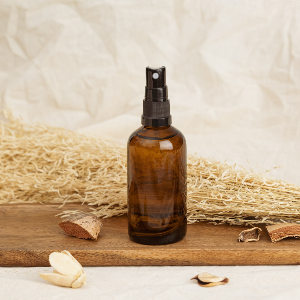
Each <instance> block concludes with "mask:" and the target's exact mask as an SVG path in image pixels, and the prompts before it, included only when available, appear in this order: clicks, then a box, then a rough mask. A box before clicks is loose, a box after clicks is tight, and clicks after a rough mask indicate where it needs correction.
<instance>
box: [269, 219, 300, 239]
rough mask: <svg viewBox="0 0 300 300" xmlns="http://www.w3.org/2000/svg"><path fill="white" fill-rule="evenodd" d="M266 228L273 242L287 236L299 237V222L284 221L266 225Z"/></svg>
mask: <svg viewBox="0 0 300 300" xmlns="http://www.w3.org/2000/svg"><path fill="white" fill-rule="evenodd" d="M266 228H267V231H268V233H269V236H270V238H271V241H272V242H273V243H274V242H278V241H280V240H282V239H284V238H287V237H295V238H300V224H295V223H284V224H276V225H271V226H266Z"/></svg>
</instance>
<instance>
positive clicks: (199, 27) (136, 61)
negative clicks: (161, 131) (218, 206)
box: [0, 0, 300, 300]
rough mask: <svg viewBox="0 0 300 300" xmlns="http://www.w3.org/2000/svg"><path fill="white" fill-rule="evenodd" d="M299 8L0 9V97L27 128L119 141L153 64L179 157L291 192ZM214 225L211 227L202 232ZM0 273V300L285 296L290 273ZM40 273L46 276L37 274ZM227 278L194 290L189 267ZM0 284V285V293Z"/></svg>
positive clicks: (296, 149) (9, 0)
mask: <svg viewBox="0 0 300 300" xmlns="http://www.w3.org/2000/svg"><path fill="white" fill-rule="evenodd" d="M299 16H300V1H298V0H276V1H272V0H226V1H224V0H201V1H200V0H199V1H195V0H176V1H168V0H166V1H160V0H127V1H113V0H111V1H109V0H103V1H100V0H89V1H83V0H74V1H69V0H3V1H1V3H0V93H1V107H4V106H7V107H9V108H10V109H12V110H13V111H14V112H15V114H17V115H21V116H22V117H23V118H24V119H25V120H28V121H39V122H44V123H47V124H50V125H55V126H62V127H66V128H69V129H72V130H77V129H80V130H81V131H83V132H87V133H92V134H97V135H99V136H101V137H105V138H111V139H114V140H116V141H119V142H121V143H125V142H126V140H127V138H128V136H129V135H130V133H131V132H132V131H134V130H135V129H136V128H137V127H139V126H140V115H141V113H142V99H143V94H144V85H145V67H146V66H148V65H150V66H160V65H165V66H166V68H167V84H168V86H169V96H170V99H171V113H172V116H173V124H174V126H175V127H177V128H178V129H180V130H181V131H182V132H183V133H184V135H185V136H186V139H187V144H188V151H189V153H194V152H197V153H198V154H199V155H201V156H204V157H213V158H215V159H217V160H220V161H224V160H227V161H228V162H229V163H237V164H241V165H244V166H246V167H247V165H248V162H247V160H249V161H250V162H251V165H250V166H251V167H253V166H256V164H258V165H259V166H260V167H259V168H260V169H261V170H265V169H271V168H272V167H274V166H275V165H277V164H278V165H283V164H284V165H285V166H284V167H283V168H279V169H277V170H275V172H273V174H274V176H277V177H279V178H282V179H285V180H288V181H291V182H293V183H296V184H300V176H299V175H298V174H299V167H300V42H299V38H300V18H299ZM216 229H217V228H216ZM41 270H42V269H36V268H29V269H26V268H25V269H22V268H18V269H15V268H11V269H5V268H0V276H1V278H2V279H4V281H1V284H0V298H1V299H79V298H80V299H82V298H83V297H84V298H85V299H88V298H89V299H198V298H203V299H233V300H234V299H253V298H256V299H297V298H299V296H298V295H299V293H300V276H299V274H300V269H299V267H292V266H290V267H288V266H282V267H178V268H174V267H172V268H166V267H151V268H150V267H143V268H139V267H127V268H86V270H87V274H88V286H87V287H84V288H82V289H80V290H71V289H63V288H59V287H55V286H51V285H49V284H47V283H45V282H42V279H40V278H38V275H37V274H38V273H39V272H40V271H41ZM43 270H46V269H45V268H43ZM204 270H205V271H211V272H212V273H216V274H217V275H225V276H227V277H229V278H230V283H229V284H228V285H226V286H220V287H215V288H212V289H204V288H201V287H199V286H197V284H196V282H190V281H189V278H190V277H192V276H194V275H196V274H197V273H199V272H201V271H204ZM3 282H4V283H3Z"/></svg>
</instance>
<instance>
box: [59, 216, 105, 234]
mask: <svg viewBox="0 0 300 300" xmlns="http://www.w3.org/2000/svg"><path fill="white" fill-rule="evenodd" d="M58 225H59V226H60V227H61V228H62V229H63V230H64V231H65V232H66V233H67V234H68V235H70V236H75V237H77V238H79V239H92V240H96V239H97V237H98V234H99V232H100V230H101V227H102V222H101V221H100V219H99V218H98V217H96V216H94V215H93V214H91V213H86V212H80V213H77V214H75V215H72V216H70V217H68V218H66V219H65V220H63V221H62V222H60V223H59V224H58Z"/></svg>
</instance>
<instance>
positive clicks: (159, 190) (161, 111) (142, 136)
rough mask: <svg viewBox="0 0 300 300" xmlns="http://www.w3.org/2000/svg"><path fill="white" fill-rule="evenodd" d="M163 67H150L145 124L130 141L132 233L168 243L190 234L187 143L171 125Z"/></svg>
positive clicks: (145, 239)
mask: <svg viewBox="0 0 300 300" xmlns="http://www.w3.org/2000/svg"><path fill="white" fill-rule="evenodd" d="M165 71H166V70H165V67H161V68H150V67H147V68H146V79H147V86H146V93H145V99H144V109H143V115H142V124H143V126H142V127H140V128H139V129H137V130H136V131H135V132H134V133H133V134H132V135H131V136H130V137H129V140H128V148H127V176H128V233H129V237H130V239H131V240H133V241H134V242H137V243H140V244H147V245H165V244H170V243H174V242H177V241H180V240H181V239H182V238H183V237H184V236H185V234H186V227H187V226H186V225H187V221H186V167H187V163H186V143H185V138H184V136H183V134H182V133H181V132H180V131H179V130H177V129H176V128H174V127H173V126H171V115H170V102H169V100H168V88H167V86H166V76H165V75H166V72H165Z"/></svg>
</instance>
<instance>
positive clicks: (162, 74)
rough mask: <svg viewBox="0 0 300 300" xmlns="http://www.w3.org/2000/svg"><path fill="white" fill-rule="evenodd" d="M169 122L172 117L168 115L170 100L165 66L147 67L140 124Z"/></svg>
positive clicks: (169, 123) (159, 125)
mask: <svg viewBox="0 0 300 300" xmlns="http://www.w3.org/2000/svg"><path fill="white" fill-rule="evenodd" d="M171 124H172V117H171V115H170V101H169V99H168V87H167V85H166V68H165V67H160V68H151V67H147V68H146V87H145V99H144V101H143V115H142V125H144V126H149V127H161V126H169V125H171Z"/></svg>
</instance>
